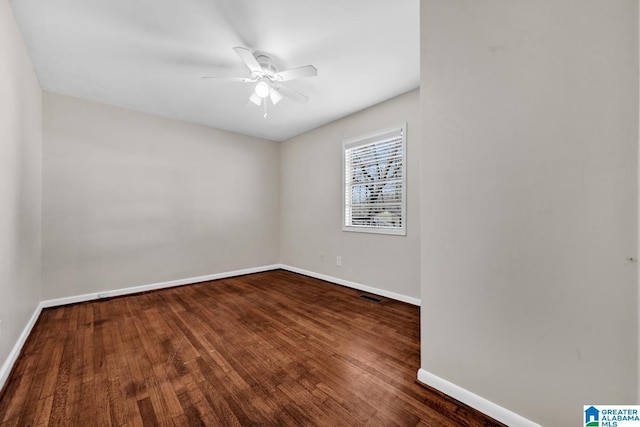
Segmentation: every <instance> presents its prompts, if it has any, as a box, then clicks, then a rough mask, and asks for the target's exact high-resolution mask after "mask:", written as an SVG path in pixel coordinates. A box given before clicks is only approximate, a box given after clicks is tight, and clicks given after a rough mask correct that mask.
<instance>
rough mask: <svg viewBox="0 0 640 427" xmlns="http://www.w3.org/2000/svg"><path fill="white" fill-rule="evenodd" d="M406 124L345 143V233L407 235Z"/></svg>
mask: <svg viewBox="0 0 640 427" xmlns="http://www.w3.org/2000/svg"><path fill="white" fill-rule="evenodd" d="M405 147H406V124H402V125H400V126H396V127H394V128H391V129H385V130H383V131H380V132H376V133H375V134H370V135H364V136H361V137H358V138H353V139H349V140H346V141H344V142H343V154H344V164H343V173H344V175H343V176H344V180H343V182H344V199H343V200H344V205H343V206H344V223H343V230H345V231H364V232H372V233H386V234H402V235H404V234H406V231H405V230H406V228H405V222H406V220H405V206H406V200H405V197H406V196H405V195H406V191H405V190H406V184H405V183H406V171H405V165H406V153H405Z"/></svg>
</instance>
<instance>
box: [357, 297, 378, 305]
mask: <svg viewBox="0 0 640 427" xmlns="http://www.w3.org/2000/svg"><path fill="white" fill-rule="evenodd" d="M359 298H362V299H366V300H367V301H371V302H375V303H376V304H380V303H381V302H382V300H381V299H380V298H376V297H372V296H370V295H360V296H359Z"/></svg>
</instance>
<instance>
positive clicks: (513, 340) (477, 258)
mask: <svg viewBox="0 0 640 427" xmlns="http://www.w3.org/2000/svg"><path fill="white" fill-rule="evenodd" d="M637 8H638V6H637V1H636V0H620V1H607V2H601V1H593V0H590V1H584V0H561V1H558V0H542V1H527V2H513V1H510V0H485V1H482V2H478V1H475V0H425V1H424V2H423V3H422V12H421V29H422V33H421V51H422V54H421V58H422V61H421V68H422V82H421V96H422V99H421V114H422V131H423V133H422V139H423V145H422V172H423V175H422V180H421V189H422V192H421V194H422V199H421V201H422V207H423V211H422V299H423V305H422V325H421V330H422V368H423V369H424V370H426V371H428V372H430V373H433V374H435V375H437V376H439V377H441V378H444V379H446V380H448V381H450V382H452V383H454V384H456V385H458V386H461V387H463V388H465V389H467V390H469V391H471V392H473V393H476V394H477V395H480V396H482V397H484V398H486V399H488V400H490V401H493V402H494V403H497V404H499V405H501V406H503V407H505V408H508V409H510V410H511V411H514V412H516V413H519V414H520V415H522V416H524V417H526V418H529V419H531V420H533V421H536V422H538V423H540V424H542V425H544V426H549V427H553V426H569V425H580V423H581V422H582V405H584V404H596V403H601V404H632V403H637V399H638V396H637V394H636V393H637V378H638V376H637V369H638V368H637V364H638V350H637V349H638V297H637V288H638V285H637V284H638V280H637V279H638V277H637V265H636V264H635V263H633V262H629V261H628V260H627V258H628V257H634V258H635V257H637V237H636V236H637V202H638V193H637V192H638V187H637V179H638V178H637V176H638V175H637V174H638V168H637V166H638V152H637V150H638V10H637Z"/></svg>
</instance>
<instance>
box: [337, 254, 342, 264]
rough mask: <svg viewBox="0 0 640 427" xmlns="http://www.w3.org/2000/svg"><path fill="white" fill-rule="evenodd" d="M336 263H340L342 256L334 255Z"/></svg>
mask: <svg viewBox="0 0 640 427" xmlns="http://www.w3.org/2000/svg"><path fill="white" fill-rule="evenodd" d="M336 265H342V257H341V256H340V255H338V256H337V257H336Z"/></svg>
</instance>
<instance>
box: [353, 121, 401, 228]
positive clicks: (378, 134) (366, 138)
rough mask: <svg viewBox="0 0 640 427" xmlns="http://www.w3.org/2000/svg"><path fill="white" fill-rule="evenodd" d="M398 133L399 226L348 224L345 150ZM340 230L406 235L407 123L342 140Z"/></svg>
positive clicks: (381, 140) (387, 138) (376, 141)
mask: <svg viewBox="0 0 640 427" xmlns="http://www.w3.org/2000/svg"><path fill="white" fill-rule="evenodd" d="M398 132H399V133H400V134H401V136H402V142H401V147H402V203H401V204H400V209H401V215H400V218H401V227H393V228H392V227H372V226H357V225H356V226H354V225H352V224H351V225H348V224H347V222H348V221H349V212H347V209H348V205H347V192H348V187H349V185H350V183H347V182H346V173H347V150H349V149H352V148H356V147H361V146H364V145H370V144H375V143H379V142H384V141H387V140H389V139H391V138H392V136H393V134H395V133H398ZM341 185H342V191H341V193H342V214H341V217H342V219H341V221H342V231H349V232H356V233H373V234H387V235H396V236H406V235H407V123H406V122H402V123H400V124H398V125H395V126H390V127H388V128H384V129H381V130H377V131H375V132H371V133H367V134H364V135H360V136H357V137H354V138H348V139H345V140H343V141H342V181H341Z"/></svg>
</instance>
